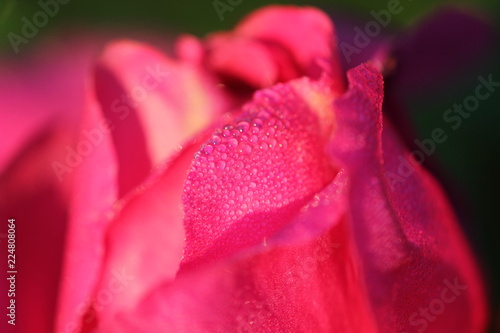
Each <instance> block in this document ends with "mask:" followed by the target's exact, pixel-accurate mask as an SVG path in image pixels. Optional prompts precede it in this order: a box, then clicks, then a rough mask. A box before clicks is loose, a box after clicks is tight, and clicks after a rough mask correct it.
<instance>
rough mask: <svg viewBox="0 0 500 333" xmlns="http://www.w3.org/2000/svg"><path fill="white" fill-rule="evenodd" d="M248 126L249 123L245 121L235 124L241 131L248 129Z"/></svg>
mask: <svg viewBox="0 0 500 333" xmlns="http://www.w3.org/2000/svg"><path fill="white" fill-rule="evenodd" d="M249 127H250V125H249V124H248V123H247V122H246V121H242V122H240V123H239V124H238V125H237V126H236V128H237V129H238V130H239V131H240V132H242V133H244V132H246V131H248V128H249Z"/></svg>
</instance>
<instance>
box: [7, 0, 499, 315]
mask: <svg viewBox="0 0 500 333" xmlns="http://www.w3.org/2000/svg"><path fill="white" fill-rule="evenodd" d="M225 1H226V0H225ZM269 3H271V2H269V1H263V0H243V1H242V2H241V4H239V5H237V6H235V7H234V10H233V11H232V12H226V13H224V20H223V21H221V20H220V19H219V17H218V15H217V13H216V11H215V9H214V7H213V4H212V0H209V1H189V0H185V1H132V0H121V1H88V0H85V1H83V0H71V1H69V3H68V4H65V5H61V7H60V10H59V13H58V14H57V15H56V16H55V17H54V18H51V19H50V21H49V23H48V24H47V26H46V27H44V28H42V29H40V33H39V35H37V36H36V37H35V38H34V39H36V40H43V36H48V35H50V34H53V33H57V32H59V31H63V30H67V29H68V28H75V27H76V28H80V29H86V28H90V27H91V28H92V30H93V31H95V30H97V31H101V30H102V31H106V30H107V29H110V28H112V29H113V30H114V31H116V30H118V31H120V30H122V31H127V32H130V31H134V30H135V29H138V30H141V31H146V32H148V31H152V32H154V34H155V35H159V36H161V35H162V34H165V35H167V34H168V36H172V35H173V34H176V33H180V32H188V33H193V34H195V35H199V36H203V35H204V34H206V33H208V32H211V31H214V30H222V29H230V28H231V27H232V26H234V25H235V24H236V23H237V22H238V20H240V19H241V18H242V17H243V16H245V15H246V14H247V13H249V12H250V11H252V10H254V9H256V8H258V7H261V6H263V5H266V4H269ZM273 3H293V4H307V5H314V6H318V7H320V8H323V9H325V10H327V11H329V12H334V11H342V12H352V13H356V15H359V17H367V18H368V17H369V16H368V15H369V12H370V11H371V10H380V9H384V8H386V7H387V1H379V0H376V1H373V0H371V1H345V0H342V1H274V2H273ZM443 3H444V2H437V1H430V0H413V1H409V0H408V1H402V4H404V6H405V7H404V8H405V9H404V10H403V11H402V12H401V13H400V14H398V15H395V16H394V17H393V21H392V22H391V26H390V28H391V30H397V29H405V27H408V26H410V25H412V24H413V23H414V22H416V21H418V20H419V18H421V17H422V16H423V15H425V14H426V13H429V12H431V11H432V10H433V9H434V8H435V7H436V6H438V5H442V4H443ZM453 3H454V4H456V2H453ZM460 4H465V5H468V6H471V7H473V8H476V9H479V10H482V11H484V12H485V13H486V14H488V15H489V16H490V18H491V22H492V24H493V29H495V31H496V34H495V36H496V37H495V39H494V40H492V44H494V43H495V42H498V36H499V34H498V31H499V29H498V24H497V23H496V22H499V15H500V1H498V0H479V1H477V0H476V1H462V2H460ZM38 10H40V7H39V5H38V4H37V2H36V1H29V2H28V1H16V0H1V2H0V37H1V39H0V52H1V53H3V54H4V55H7V56H15V55H14V54H13V51H12V48H11V47H10V45H9V41H8V39H7V37H6V36H7V33H9V32H11V31H13V32H16V33H20V31H21V28H22V22H21V18H22V17H23V16H26V17H28V18H31V17H32V15H33V14H34V13H35V12H36V11H38ZM360 23H361V24H362V23H363V22H360ZM36 40H35V42H34V43H31V42H30V44H29V45H22V46H21V53H25V54H26V53H29V52H30V49H31V48H32V47H33V45H36ZM32 44H33V45H32ZM499 54H500V52H498V50H495V51H494V52H493V54H492V55H491V56H490V57H489V58H488V59H489V60H488V61H486V62H484V61H483V62H482V63H481V64H472V65H471V66H472V67H471V68H473V70H471V71H469V72H468V73H469V74H467V75H465V74H464V76H463V77H462V78H461V79H460V80H457V81H456V82H455V83H453V84H448V85H446V86H443V87H442V89H439V91H436V92H435V93H429V94H427V95H425V96H420V97H419V98H418V99H414V100H411V101H409V104H408V105H407V107H408V109H409V110H410V114H411V117H412V118H413V120H414V122H415V124H416V125H417V132H418V137H417V138H418V139H424V138H428V137H429V135H430V132H431V131H432V129H434V128H436V127H441V126H442V125H443V124H442V114H443V112H444V110H446V109H448V108H449V107H451V105H452V104H453V103H455V102H461V101H462V100H463V98H464V97H466V96H468V95H470V94H471V92H473V91H474V88H475V86H476V85H477V76H478V75H483V76H487V75H488V74H490V73H492V74H493V80H494V81H497V82H498V81H500V67H499V62H498V61H495V59H500V57H499ZM474 66H475V67H474ZM499 105H500V91H498V92H494V93H493V94H492V96H491V97H490V98H489V99H488V100H486V101H484V102H481V104H480V107H479V109H478V111H476V112H474V113H473V114H472V116H471V117H470V118H469V119H467V120H465V121H464V122H463V124H462V126H460V128H459V129H458V130H456V131H454V132H453V133H450V136H449V139H448V140H447V141H446V142H445V143H443V144H440V145H437V153H436V154H435V155H434V156H433V158H435V160H436V162H437V163H438V165H439V166H440V168H441V170H442V173H443V174H445V175H446V178H447V179H446V181H448V182H452V183H453V184H456V186H457V188H459V189H460V190H461V191H462V192H463V193H466V200H465V202H466V204H465V205H466V207H465V208H464V207H458V208H459V209H461V210H463V211H464V212H465V215H464V216H465V219H466V220H467V221H465V222H464V223H465V224H466V225H467V228H466V230H467V234H468V236H469V238H470V239H471V241H472V242H473V244H474V246H475V249H476V251H477V252H478V254H479V256H480V258H482V261H483V266H484V267H485V271H486V273H487V275H488V276H489V279H490V281H491V285H492V287H491V291H490V294H491V296H492V297H491V298H492V300H493V302H494V306H493V308H494V310H493V311H494V313H493V317H497V318H498V317H500V311H499V306H498V304H499V303H500V302H499V299H500V297H499V295H500V288H499V286H498V283H495V282H496V281H500V265H499V262H500V227H499V223H500V219H499V218H498V214H497V210H498V208H499V207H500V203H499V199H500V195H499V191H500V189H499V186H500V176H499V174H500V172H499V171H498V161H499V158H498V157H499V155H500V135H499V133H500V128H499V125H500V113H499V107H498V106H499ZM497 321H498V319H497Z"/></svg>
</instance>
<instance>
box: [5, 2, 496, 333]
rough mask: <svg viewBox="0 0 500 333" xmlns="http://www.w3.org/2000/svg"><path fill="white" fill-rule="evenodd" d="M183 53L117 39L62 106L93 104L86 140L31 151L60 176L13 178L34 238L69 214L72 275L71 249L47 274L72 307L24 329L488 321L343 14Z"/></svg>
mask: <svg viewBox="0 0 500 333" xmlns="http://www.w3.org/2000/svg"><path fill="white" fill-rule="evenodd" d="M176 53H177V55H176V57H170V56H167V55H165V54H163V53H161V52H160V51H158V50H156V49H154V48H152V47H151V46H148V45H144V44H141V43H138V42H133V41H128V40H121V41H116V42H113V43H110V44H107V46H106V47H105V48H104V50H103V51H102V53H101V55H100V56H99V58H98V60H97V61H96V63H95V65H94V66H92V67H90V66H89V65H88V64H87V63H84V64H82V66H81V67H78V68H82V69H83V70H85V69H88V68H91V75H87V76H85V74H82V73H81V72H79V74H78V75H75V76H74V77H76V78H79V79H80V80H81V81H79V82H85V86H83V84H82V86H81V87H78V88H80V89H81V90H78V89H73V88H69V87H68V88H67V89H68V91H79V92H80V95H77V96H80V98H81V100H82V102H81V103H78V102H76V103H73V104H71V103H69V105H64V106H61V107H63V108H66V109H68V108H72V106H71V105H80V106H81V105H83V116H82V118H81V120H80V119H79V118H78V116H77V115H78V112H77V111H75V112H74V113H73V115H76V116H72V117H70V118H71V120H69V123H71V124H74V123H76V122H77V121H79V123H80V125H79V131H78V133H79V136H78V137H77V138H76V139H74V140H73V141H71V139H67V140H68V141H67V142H66V141H64V144H62V143H61V141H60V139H57V137H56V139H57V140H59V141H57V140H56V139H54V140H56V141H57V144H55V145H52V144H51V141H50V140H49V141H47V144H46V146H44V147H42V148H37V149H40V152H43V153H38V154H36V152H35V153H33V154H32V155H29V156H33V157H30V159H27V160H26V159H24V160H23V159H22V158H21V160H23V161H24V163H27V162H29V161H32V166H33V167H34V166H42V165H43V166H44V167H45V168H46V167H47V165H50V171H51V173H52V174H51V177H45V176H46V175H45V174H44V175H42V176H40V179H44V180H46V179H50V181H47V182H46V186H47V188H46V189H43V190H36V189H35V188H34V187H33V186H30V185H29V183H28V184H27V183H26V181H30V180H33V179H32V178H30V177H29V176H30V175H31V174H33V171H30V170H31V168H29V167H26V169H22V170H21V171H19V170H14V169H12V168H13V167H11V169H10V171H9V170H7V171H4V173H5V174H6V175H8V176H9V178H10V179H12V180H10V181H6V180H3V183H7V184H10V185H9V187H8V190H5V191H4V190H3V189H2V196H8V194H7V193H8V191H17V192H15V193H18V197H16V198H15V199H9V202H8V203H7V204H6V205H5V207H2V211H6V212H15V213H16V214H17V212H19V211H22V209H21V208H20V207H22V206H24V207H26V206H27V205H28V204H30V203H31V202H37V203H39V204H40V205H44V206H45V207H46V209H47V212H46V214H47V215H43V214H44V213H40V212H41V211H43V210H41V209H39V208H37V209H36V210H35V211H36V212H38V215H37V216H32V215H30V214H24V215H16V216H14V217H15V218H16V220H17V225H18V226H19V227H20V229H19V230H18V231H17V232H18V235H19V236H18V237H19V242H21V237H22V235H24V234H29V233H34V231H33V230H28V227H27V226H25V225H29V223H35V220H36V219H39V220H43V221H47V222H49V223H46V224H44V225H43V226H42V225H41V224H39V223H38V224H35V225H37V226H39V228H42V227H53V228H60V229H61V230H62V231H63V232H64V231H65V228H66V226H65V221H66V214H67V216H68V217H67V219H68V220H69V224H68V226H67V231H66V242H65V245H64V259H63V269H62V275H61V278H60V280H59V279H58V273H59V271H58V270H59V267H60V264H61V263H60V259H55V260H52V259H49V261H48V262H49V263H50V265H49V267H45V266H44V264H43V263H42V262H43V261H42V260H44V259H43V258H39V260H40V262H41V264H40V265H39V266H37V267H36V270H39V271H43V270H44V269H45V268H47V269H50V270H52V271H51V272H50V273H44V272H42V273H41V274H42V276H43V277H44V279H45V280H47V281H43V283H47V284H50V285H51V289H50V290H48V291H44V292H40V295H41V297H47V296H48V295H55V294H56V292H57V294H58V305H57V314H54V313H53V312H43V311H42V310H35V311H37V312H35V314H36V316H35V320H34V321H33V324H26V323H24V324H21V325H24V326H23V332H24V331H26V332H32V331H44V330H46V329H48V328H49V327H50V323H49V321H50V320H51V318H55V328H54V332H57V333H66V332H131V333H132V332H134V333H137V332H384V333H385V332H395V333H396V332H397V333H402V332H417V331H420V332H422V331H424V330H425V332H429V333H430V332H464V333H474V332H478V333H479V332H483V331H484V328H485V325H486V312H487V311H486V305H485V297H484V290H483V287H482V281H481V278H480V276H479V273H478V269H477V267H476V264H475V261H474V259H473V257H472V255H471V252H470V250H469V248H468V245H467V243H466V241H465V238H464V236H463V235H462V232H461V230H460V229H459V227H458V224H457V220H456V217H455V215H454V213H453V211H452V209H451V208H450V205H449V203H448V201H447V199H446V196H445V195H444V193H443V191H442V190H441V188H440V186H439V184H438V183H437V182H436V180H435V179H434V178H433V177H432V176H431V175H430V174H429V173H428V172H427V171H426V170H424V169H423V168H422V167H421V166H420V165H418V164H416V163H414V161H413V160H412V158H411V155H410V153H409V151H408V149H407V148H406V147H405V146H404V144H403V143H402V141H401V140H400V138H399V136H398V134H397V133H396V131H395V129H394V127H393V125H392V124H391V122H390V121H389V120H388V119H387V118H386V117H385V116H384V115H383V114H382V102H383V100H384V78H383V76H382V74H381V71H382V70H384V69H385V68H386V67H385V64H386V62H385V60H386V58H385V55H383V54H382V55H380V54H378V55H377V56H376V57H373V58H372V60H371V61H368V62H366V63H363V64H361V65H358V66H356V67H354V68H352V69H350V70H348V71H347V72H345V71H344V70H343V67H342V65H341V62H340V56H339V54H338V49H337V47H336V42H335V31H334V28H333V25H332V23H331V21H330V20H329V18H328V17H327V16H326V15H325V14H324V13H322V12H320V11H319V10H316V9H314V8H308V7H303V8H302V7H300V8H299V7H284V6H270V7H266V8H263V9H261V10H258V11H256V12H255V13H253V14H251V15H250V16H249V17H247V18H246V19H245V20H243V22H241V23H240V24H239V25H238V26H237V27H236V28H235V29H234V30H233V31H232V32H228V33H216V34H213V35H211V36H209V37H208V38H207V39H206V40H204V41H200V40H198V39H197V38H195V37H192V36H183V37H181V38H180V39H179V40H178V41H177V43H176ZM44 105H45V104H44ZM58 117H59V116H58ZM73 117H74V118H73ZM40 127H42V126H40ZM26 131H27V132H28V131H31V129H27V130H26ZM57 133H61V132H60V131H57ZM68 137H71V136H68ZM12 142H13V143H14V144H15V143H17V142H19V140H17V139H16V140H12ZM41 142H45V141H43V140H39V141H36V145H35V146H36V147H38V146H40V145H41ZM47 147H49V148H47ZM62 147H64V149H63V150H61V148H62ZM56 148H57V149H56ZM16 149H19V148H17V147H13V148H11V151H15V150H16ZM47 151H53V154H52V155H48V154H47ZM5 154H6V155H7V153H5ZM402 163H403V164H404V165H405V166H407V167H408V168H410V170H411V172H409V173H408V174H405V176H404V177H403V176H402V175H401V174H400V173H399V170H398V168H400V167H401V165H402ZM14 165H16V164H14ZM0 166H1V165H0ZM44 170H45V169H44ZM14 176H15V177H14ZM11 177H12V178H11ZM394 177H399V178H397V181H395V178H394ZM401 178H402V179H401ZM37 179H38V178H37ZM23 181H24V183H23ZM23 186H24V187H23ZM16 187H17V190H15V189H16ZM49 189H50V193H52V194H53V195H47V196H44V195H43V194H46V193H49ZM28 190H29V191H28ZM26 193H33V194H32V195H27V194H26ZM56 198H59V199H60V200H59V201H57V199H56ZM45 201H47V202H45ZM68 202H69V208H68V206H67V205H68ZM16 205H17V209H14V208H13V207H16ZM20 205H22V206H20ZM8 214H12V213H8ZM40 214H41V215H40ZM51 214H53V215H54V216H52V215H51ZM58 214H59V215H58ZM48 217H50V219H49V218H48ZM51 219H53V220H54V221H57V224H55V223H50V220H51ZM32 221H33V222H32ZM23 228H24V229H23ZM61 230H58V231H55V232H54V234H55V236H54V238H55V239H52V242H49V245H48V246H49V247H54V248H53V249H52V250H51V253H53V254H54V255H59V256H60V255H61V252H62V248H61V246H60V245H59V244H60V240H58V239H57V237H60V235H61V234H62V233H61ZM21 232H22V233H21ZM41 233H42V234H45V233H46V231H43V232H42V231H41ZM33 241H37V240H36V239H35V237H33ZM38 242H39V243H40V244H47V241H46V239H44V240H38ZM37 246H38V248H41V245H37ZM23 251H24V253H23V255H24V256H26V257H27V256H28V250H27V249H26V250H23ZM20 258H21V254H20ZM25 269H28V268H25ZM32 270H34V268H32ZM20 272H21V268H20ZM23 274H26V273H23ZM19 276H24V277H23V278H24V279H27V278H28V277H27V275H21V274H20V275H19ZM30 278H31V279H36V274H35V273H34V272H33V275H32V276H31V277H30ZM56 288H58V289H57V291H56ZM33 290H38V291H39V290H40V289H37V288H34V289H33ZM25 293H26V291H25ZM23 297H24V299H28V295H27V294H24V296H23ZM29 297H32V298H33V297H37V295H35V294H31V295H29ZM23 309H24V310H23ZM28 309H29V307H28V306H26V305H24V308H23V307H22V305H20V310H19V311H28ZM25 313H26V312H25ZM19 316H20V317H21V315H19ZM28 316H29V314H26V317H24V318H23V320H27V318H28ZM44 316H46V319H42V317H44ZM44 318H45V317H44ZM19 320H21V319H19ZM39 323H42V324H39ZM35 325H42V326H35ZM35 327H43V329H38V330H37V329H36V328H35Z"/></svg>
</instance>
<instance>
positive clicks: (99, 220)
mask: <svg viewBox="0 0 500 333" xmlns="http://www.w3.org/2000/svg"><path fill="white" fill-rule="evenodd" d="M103 124H105V122H104V119H103V117H102V115H101V110H100V107H99V105H98V104H97V101H96V100H95V98H93V96H92V95H91V94H90V93H89V95H88V99H87V105H86V110H85V114H84V119H83V122H82V129H83V130H82V132H81V135H80V137H79V139H78V141H77V142H83V141H84V140H88V137H87V136H85V134H84V131H96V132H97V133H99V135H100V141H99V144H96V145H94V146H92V148H91V151H90V153H89V154H88V155H87V156H84V157H83V158H81V157H80V158H81V160H80V163H79V164H77V165H76V166H75V169H76V170H75V178H74V188H73V199H72V201H73V202H72V205H71V211H70V224H69V228H68V229H69V230H68V234H67V244H66V250H65V265H64V271H63V276H62V287H61V290H60V299H59V312H58V319H57V328H58V330H60V331H64V330H67V329H70V330H71V329H73V328H78V327H80V325H81V318H80V316H81V315H82V314H83V312H84V310H85V308H86V306H87V305H88V297H89V296H90V294H91V292H92V290H93V288H94V286H95V284H96V283H97V280H98V272H99V271H100V268H101V265H102V262H103V258H104V255H103V254H104V234H105V231H106V229H107V227H108V225H109V218H110V215H109V214H110V213H111V209H112V206H113V204H114V203H115V202H116V200H117V196H118V190H117V182H116V175H117V161H116V158H115V152H114V147H113V145H112V138H111V134H110V133H109V131H107V130H106V127H105V126H103ZM75 163H76V162H75ZM68 327H69V328H68Z"/></svg>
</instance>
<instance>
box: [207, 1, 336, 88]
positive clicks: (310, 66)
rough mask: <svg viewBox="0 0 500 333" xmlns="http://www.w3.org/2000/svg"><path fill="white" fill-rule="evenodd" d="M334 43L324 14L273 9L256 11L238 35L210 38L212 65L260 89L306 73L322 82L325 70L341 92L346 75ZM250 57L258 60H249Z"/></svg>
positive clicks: (303, 9)
mask: <svg viewBox="0 0 500 333" xmlns="http://www.w3.org/2000/svg"><path fill="white" fill-rule="evenodd" d="M335 43H336V42H335V34H334V29H333V26H332V22H331V21H330V19H329V18H328V16H326V15H325V14H324V13H323V12H321V11H319V10H317V9H315V8H311V7H294V6H274V5H273V6H268V7H264V8H262V9H259V10H257V11H255V12H253V13H252V14H250V15H249V16H248V17H247V18H246V19H245V20H243V22H241V23H240V24H239V25H238V26H237V27H236V28H235V29H234V31H232V32H230V33H222V34H221V33H219V34H214V35H212V36H211V37H209V38H208V40H207V49H208V64H209V66H210V67H211V68H213V69H214V70H216V71H219V72H221V73H222V74H226V75H231V76H233V77H236V78H238V79H240V80H242V81H244V82H246V83H247V84H249V85H251V86H253V87H259V88H260V87H267V86H270V85H272V84H275V83H277V82H285V81H288V80H291V79H294V78H297V77H300V76H304V75H305V76H308V77H311V78H314V79H318V78H319V77H320V76H321V74H322V73H323V72H324V71H325V70H326V71H328V72H329V73H330V75H331V78H332V81H333V84H334V90H339V91H340V90H342V89H343V73H342V71H341V66H340V62H339V59H338V56H337V53H336V50H335V49H334V46H335ZM249 56H250V57H251V58H252V59H253V60H255V61H252V62H251V63H249V62H248V61H246V60H247V59H249ZM255 73H260V75H261V76H260V77H257V76H256V74H255Z"/></svg>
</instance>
